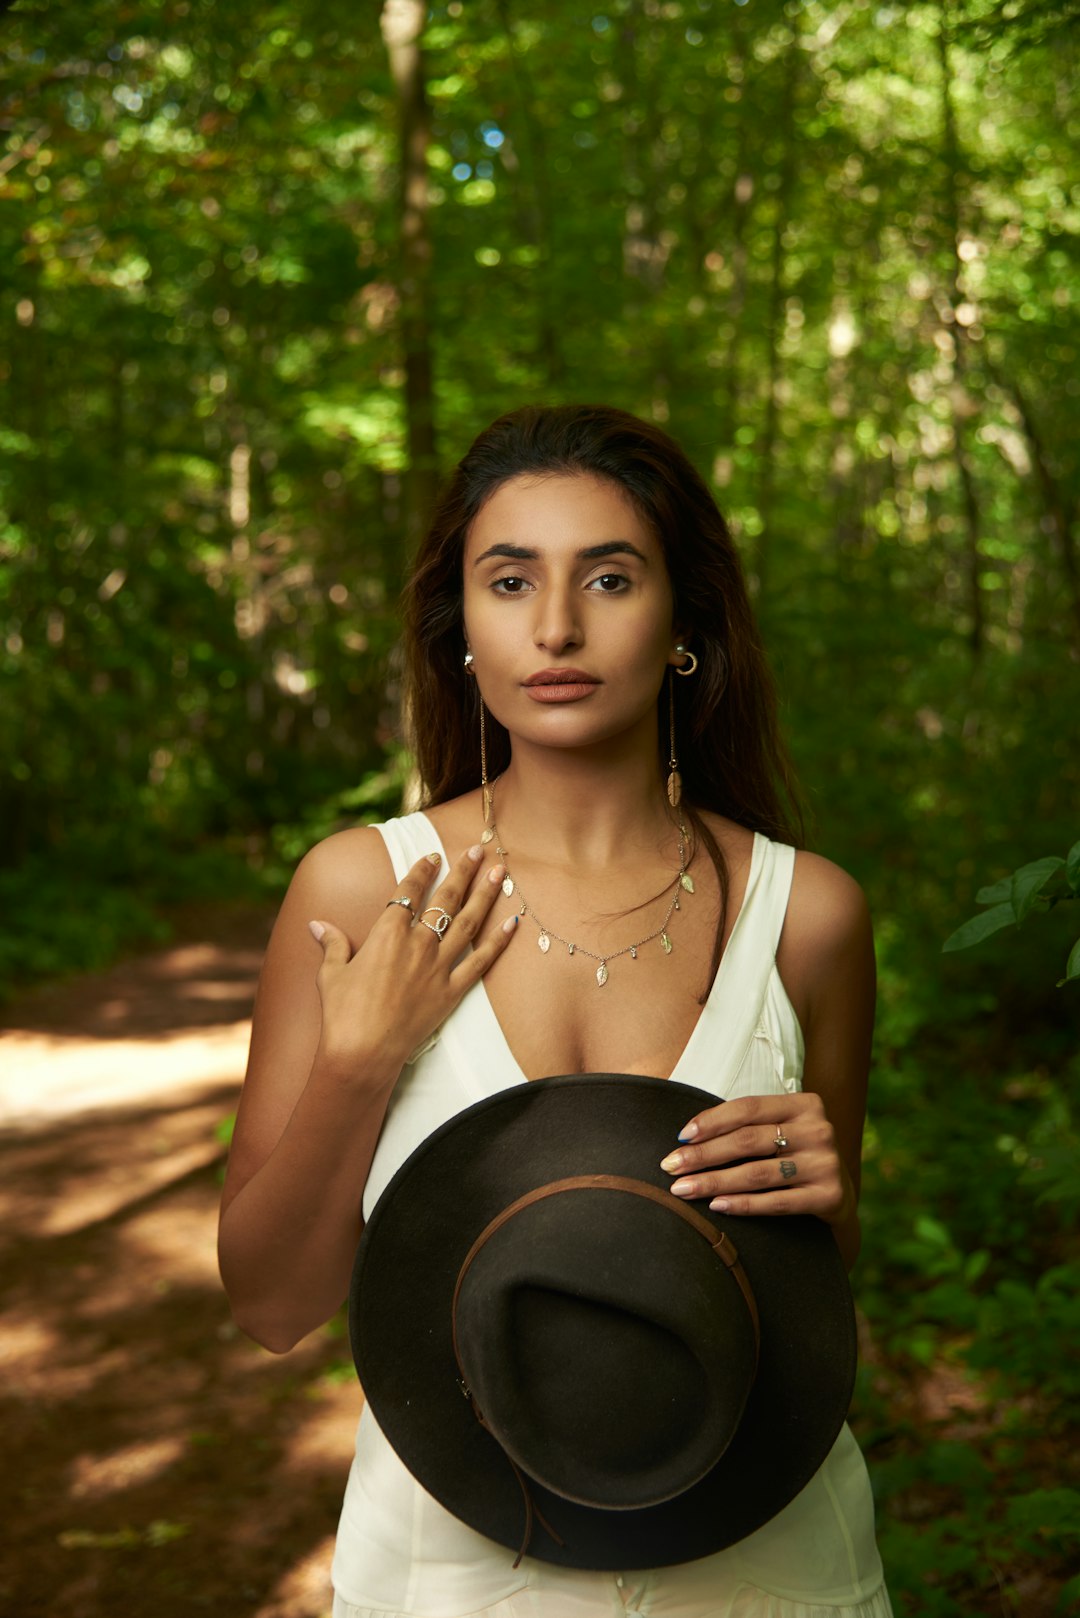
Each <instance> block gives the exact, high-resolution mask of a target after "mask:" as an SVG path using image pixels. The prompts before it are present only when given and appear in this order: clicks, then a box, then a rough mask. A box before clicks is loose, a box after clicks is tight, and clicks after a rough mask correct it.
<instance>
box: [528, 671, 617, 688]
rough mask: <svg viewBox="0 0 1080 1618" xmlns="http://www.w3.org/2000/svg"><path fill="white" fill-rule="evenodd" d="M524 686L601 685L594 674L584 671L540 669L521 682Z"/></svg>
mask: <svg viewBox="0 0 1080 1618" xmlns="http://www.w3.org/2000/svg"><path fill="white" fill-rule="evenodd" d="M522 684H523V685H526V686H537V685H543V686H551V685H588V686H593V685H601V684H603V682H602V681H601V680H598V679H597V677H596V675H595V674H586V672H585V670H584V669H541V670H540V672H539V674H530V675H529V678H528V679H527V680H524V681H522Z"/></svg>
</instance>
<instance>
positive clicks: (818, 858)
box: [776, 849, 874, 1029]
mask: <svg viewBox="0 0 1080 1618" xmlns="http://www.w3.org/2000/svg"><path fill="white" fill-rule="evenodd" d="M776 965H777V969H778V971H779V973H780V977H781V979H782V981H783V983H784V987H785V988H786V990H787V992H788V995H789V997H790V999H791V1002H792V1004H793V1005H794V1007H795V1009H796V1012H797V1013H798V1015H799V1020H800V1022H801V1023H802V1024H803V1027H804V1029H805V1028H806V1027H807V1026H808V1024H809V1022H810V1021H811V1020H812V1018H813V1016H814V1013H815V1011H816V1010H818V1009H819V1008H820V1007H821V1006H822V1005H823V1003H824V1002H825V1001H831V1000H832V999H833V998H834V997H838V998H840V999H843V998H844V997H845V996H847V997H849V998H850V997H857V998H858V999H859V1000H860V1001H864V1000H866V999H867V998H869V1000H870V1001H871V1003H872V999H873V981H874V939H873V929H872V926H871V921H870V907H869V905H868V904H867V902H866V895H865V893H864V892H863V890H862V888H861V887H860V886H859V884H858V882H856V880H855V878H854V877H853V876H850V875H849V874H848V872H847V871H845V870H843V869H842V867H841V866H839V865H836V864H834V863H833V861H832V860H827V859H825V858H824V857H823V856H822V855H820V854H811V853H810V852H809V851H807V850H804V849H800V850H799V851H798V852H797V853H796V855H795V869H794V872H793V874H792V879H791V894H790V897H789V899H788V907H787V914H786V916H785V918H784V927H783V931H782V933H781V935H780V944H779V947H778V948H777V951H776Z"/></svg>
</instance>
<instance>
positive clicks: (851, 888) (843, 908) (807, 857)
mask: <svg viewBox="0 0 1080 1618" xmlns="http://www.w3.org/2000/svg"><path fill="white" fill-rule="evenodd" d="M869 926H870V907H869V905H868V904H867V902H866V895H865V893H864V892H863V890H862V888H861V887H860V886H859V884H858V883H857V882H856V880H855V878H854V877H853V876H850V875H849V874H848V872H847V871H845V870H844V869H843V868H842V867H841V866H839V865H835V864H834V863H833V861H832V860H827V859H825V858H824V857H823V856H822V855H821V854H811V853H810V852H809V850H807V849H799V850H798V852H797V853H796V855H795V870H794V873H793V875H792V878H791V896H790V898H789V900H788V910H787V920H786V921H785V924H784V933H785V936H786V935H788V934H790V935H791V937H792V938H793V939H797V940H799V941H801V942H803V943H805V944H807V945H809V946H811V947H816V948H818V949H828V948H830V947H836V946H838V945H842V944H843V943H844V941H845V939H850V938H851V937H852V935H858V936H860V937H862V936H864V935H865V933H866V932H867V930H868V929H869Z"/></svg>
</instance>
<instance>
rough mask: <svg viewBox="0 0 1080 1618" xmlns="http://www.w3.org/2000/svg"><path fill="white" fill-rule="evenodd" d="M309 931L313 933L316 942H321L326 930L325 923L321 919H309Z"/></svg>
mask: <svg viewBox="0 0 1080 1618" xmlns="http://www.w3.org/2000/svg"><path fill="white" fill-rule="evenodd" d="M308 932H309V933H310V934H311V936H312V938H313V939H314V940H315V942H316V944H321V943H322V939H323V934H324V933H325V932H326V927H325V924H324V923H323V922H321V921H309V922H308Z"/></svg>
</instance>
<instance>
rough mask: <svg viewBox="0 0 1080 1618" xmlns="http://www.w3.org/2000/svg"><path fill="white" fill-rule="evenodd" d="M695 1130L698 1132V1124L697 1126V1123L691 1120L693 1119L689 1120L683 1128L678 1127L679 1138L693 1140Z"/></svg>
mask: <svg viewBox="0 0 1080 1618" xmlns="http://www.w3.org/2000/svg"><path fill="white" fill-rule="evenodd" d="M697 1132H698V1126H697V1124H695V1123H694V1122H693V1120H691V1121H690V1123H688V1124H687V1125H686V1128H685V1129H680V1130H679V1139H680V1140H693V1138H694V1136H695V1135H696V1134H697Z"/></svg>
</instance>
